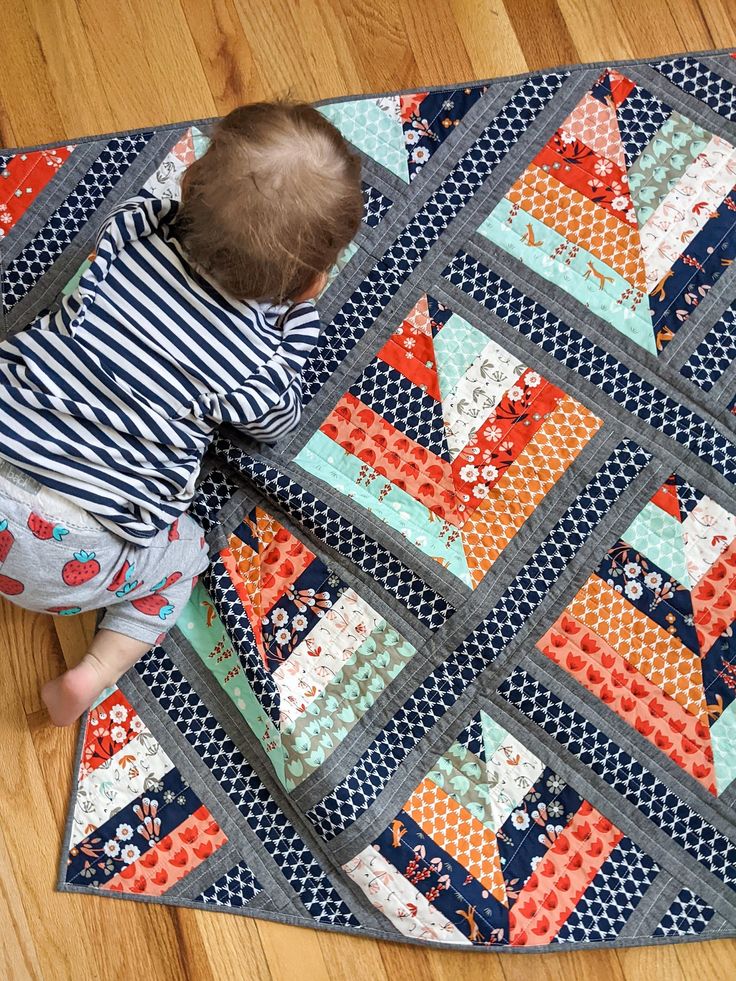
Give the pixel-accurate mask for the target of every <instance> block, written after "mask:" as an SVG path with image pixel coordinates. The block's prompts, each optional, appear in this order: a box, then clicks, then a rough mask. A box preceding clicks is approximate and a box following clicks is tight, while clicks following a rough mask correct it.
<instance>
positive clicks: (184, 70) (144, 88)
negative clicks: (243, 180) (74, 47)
mask: <svg viewBox="0 0 736 981" xmlns="http://www.w3.org/2000/svg"><path fill="white" fill-rule="evenodd" d="M77 3H78V7H79V11H80V14H81V18H82V24H83V27H84V32H85V35H86V37H87V39H88V41H89V45H90V48H91V50H92V54H93V57H94V60H95V63H96V66H97V72H98V74H99V77H100V80H101V84H102V86H103V88H104V91H105V95H106V97H107V100H108V102H109V104H110V107H111V114H112V115H111V118H109V119H108V122H107V126H108V127H109V128H112V129H121V128H126V129H127V128H131V129H132V128H135V127H140V126H148V125H154V124H163V123H168V122H175V121H177V120H180V119H187V118H189V119H191V118H196V117H202V116H213V115H215V113H216V107H215V102H214V99H213V98H212V94H211V92H210V88H209V85H208V84H207V79H206V77H205V74H204V71H203V69H202V65H201V63H200V60H199V56H198V54H197V50H196V48H195V46H194V42H193V41H192V36H191V34H190V32H189V28H188V26H187V22H186V19H185V17H184V13H183V11H182V9H181V7H180V6H179V3H178V2H176V3H172V2H168V0H150V2H147V0H126V2H125V3H111V4H106V5H105V12H104V16H102V15H101V11H100V5H99V3H98V2H97V0H77Z"/></svg>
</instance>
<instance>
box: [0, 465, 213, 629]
mask: <svg viewBox="0 0 736 981" xmlns="http://www.w3.org/2000/svg"><path fill="white" fill-rule="evenodd" d="M208 562H209V559H208V554H207V546H206V544H205V540H204V534H203V532H202V529H201V528H200V526H199V525H198V524H197V522H196V521H195V520H194V519H193V518H191V517H190V516H189V515H188V514H184V515H183V516H182V517H181V518H179V520H178V521H177V522H175V523H174V524H173V525H172V526H171V527H170V528H166V529H164V531H162V532H160V533H159V534H158V535H157V536H156V537H155V538H154V539H153V540H152V541H151V543H150V544H149V545H147V546H145V547H141V546H138V545H133V544H131V543H130V542H126V541H124V540H123V539H122V538H118V537H117V536H116V535H114V534H113V533H112V532H111V531H108V530H107V529H106V528H104V527H103V526H102V525H101V524H100V523H99V522H98V521H96V520H95V518H93V517H92V515H90V514H88V513H87V512H86V511H83V510H82V509H81V508H79V507H77V505H75V504H74V503H73V502H72V501H69V500H68V499H67V498H64V497H61V496H60V495H58V494H55V493H54V492H53V491H50V490H48V489H46V488H44V487H41V485H40V484H38V483H37V482H36V481H35V480H33V479H32V478H31V477H29V476H27V475H26V474H23V473H21V471H19V470H17V469H15V468H14V467H11V466H10V465H9V464H7V463H0V594H2V595H4V596H6V597H7V598H8V599H9V600H11V601H12V602H13V603H16V604H17V605H18V606H22V607H24V608H25V609H28V610H39V611H45V612H46V613H53V614H56V615H58V616H71V615H73V614H75V613H83V612H87V611H88V610H99V609H102V608H104V609H105V614H104V617H103V619H102V622H101V623H100V626H101V627H105V628H107V629H109V630H116V631H117V632H118V633H121V634H125V635H126V636H128V637H134V638H135V639H136V640H140V641H143V642H144V643H150V644H151V645H152V646H153V644H155V643H156V642H157V641H158V640H159V639H160V638H161V637H162V635H163V634H165V633H166V632H167V631H169V630H170V629H171V627H173V625H174V623H175V622H176V619H177V617H178V616H179V614H180V613H181V611H182V608H183V607H184V605H185V604H186V602H187V600H188V599H189V596H190V594H191V591H192V589H193V587H194V584H195V582H196V579H197V576H198V575H199V573H200V572H202V571H203V570H204V569H206V568H207V565H208Z"/></svg>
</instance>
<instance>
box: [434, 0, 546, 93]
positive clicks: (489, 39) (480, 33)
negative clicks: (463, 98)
mask: <svg viewBox="0 0 736 981" xmlns="http://www.w3.org/2000/svg"><path fill="white" fill-rule="evenodd" d="M450 10H451V12H452V16H453V18H454V20H455V23H456V24H457V27H458V32H459V34H460V37H461V39H462V42H463V46H464V48H465V50H466V51H467V53H468V58H469V60H470V65H471V69H472V74H471V78H473V77H474V78H491V77H492V76H498V75H516V74H517V73H520V72H525V71H527V68H528V66H527V59H526V56H525V53H524V50H523V48H522V45H521V44H520V42H519V38H518V37H517V36H516V32H515V30H514V25H513V23H512V21H511V19H510V17H509V13H508V11H507V9H506V6H505V5H504V3H503V0H488V2H487V3H483V4H478V3H476V2H475V0H450ZM469 80H470V79H469Z"/></svg>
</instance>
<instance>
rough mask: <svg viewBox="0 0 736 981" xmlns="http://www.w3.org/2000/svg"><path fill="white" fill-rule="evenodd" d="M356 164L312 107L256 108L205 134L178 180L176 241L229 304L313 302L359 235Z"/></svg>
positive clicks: (360, 209) (360, 207) (258, 105)
mask: <svg viewBox="0 0 736 981" xmlns="http://www.w3.org/2000/svg"><path fill="white" fill-rule="evenodd" d="M362 213H363V199H362V193H361V186H360V160H359V158H358V157H357V156H356V155H355V154H353V153H351V152H350V150H349V149H348V146H347V144H346V143H345V140H344V139H343V138H342V136H341V135H340V133H339V131H338V130H337V129H335V127H334V126H333V125H332V124H331V123H330V122H328V121H327V120H326V119H325V118H324V117H323V116H322V115H321V114H320V113H319V112H317V110H316V109H314V108H313V107H312V106H309V105H305V104H302V103H291V102H276V103H267V102H260V103H254V104H253V105H248V106H241V107H240V108H239V109H235V110H234V111H233V112H231V113H230V114H229V115H228V116H225V118H224V119H223V120H222V121H221V122H220V123H218V124H217V126H216V127H215V130H214V133H213V136H212V142H211V144H210V146H209V148H208V150H207V152H206V153H205V154H204V156H202V157H201V158H200V159H199V160H197V161H195V162H194V163H193V164H192V165H191V166H190V167H189V168H188V170H187V171H186V173H185V175H184V179H183V181H182V202H181V206H180V209H179V213H178V215H177V219H176V236H177V238H178V240H179V241H180V242H181V245H182V247H183V248H184V250H185V252H186V254H187V256H188V258H189V259H190V260H191V261H192V262H193V263H194V264H195V266H198V267H200V268H201V269H202V270H204V272H206V273H207V275H208V276H210V277H211V278H212V279H213V280H214V281H215V282H216V283H217V284H218V285H219V286H221V287H222V288H223V289H224V290H226V291H227V292H228V293H230V294H231V295H232V296H234V297H236V298H237V299H251V300H267V301H274V302H284V301H288V300H295V299H303V298H306V297H307V296H313V295H315V294H316V293H317V292H318V291H319V289H320V287H321V286H322V285H324V281H325V278H326V277H325V274H326V273H327V271H328V270H329V269H331V267H332V266H333V265H334V264H335V262H336V261H337V259H338V257H339V256H340V253H341V252H342V251H343V249H345V247H346V246H347V245H348V243H349V242H350V241H351V239H353V238H354V237H355V235H356V233H357V231H358V228H359V226H360V220H361V216H362Z"/></svg>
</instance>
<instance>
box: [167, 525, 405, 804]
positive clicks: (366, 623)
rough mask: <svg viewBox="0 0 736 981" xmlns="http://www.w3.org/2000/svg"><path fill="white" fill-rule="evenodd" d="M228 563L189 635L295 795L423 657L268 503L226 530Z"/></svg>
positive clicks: (191, 613) (197, 599) (199, 606)
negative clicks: (271, 510) (416, 659)
mask: <svg viewBox="0 0 736 981" xmlns="http://www.w3.org/2000/svg"><path fill="white" fill-rule="evenodd" d="M220 562H221V570H222V571H221V573H220V575H219V576H212V577H209V580H208V585H209V588H210V593H208V592H206V591H205V589H204V587H203V586H202V585H199V586H198V587H197V588H196V589H195V592H194V595H193V598H192V600H190V602H189V604H188V606H187V610H186V612H185V614H184V616H183V618H182V619H183V622H182V624H181V629H182V632H183V633H184V635H185V636H186V637H187V639H188V640H189V642H190V643H191V644H192V646H193V648H194V649H195V651H196V652H197V654H198V655H199V656H200V658H201V659H202V661H203V662H204V664H205V665H206V666H207V667H208V669H209V670H210V671H212V673H213V674H214V676H215V678H216V679H217V681H218V682H219V684H220V686H221V687H222V688H223V689H224V691H225V693H226V694H227V695H228V697H229V698H230V699H231V701H232V702H233V703H234V704H235V706H236V708H237V709H238V711H239V712H240V714H241V715H242V716H243V718H244V720H245V721H246V723H247V724H248V726H249V728H250V729H251V731H252V732H253V733H254V735H255V736H256V737H257V738H258V739H259V741H260V742H261V745H262V747H263V748H264V750H265V751H266V753H267V755H268V756H269V758H270V760H271V763H272V765H273V767H274V770H275V771H276V774H277V776H278V777H279V779H280V780H281V781H282V783H284V785H285V786H286V787H288V788H293V787H295V786H296V785H298V784H299V783H301V782H302V781H303V780H304V779H306V777H307V776H309V775H310V774H311V773H313V772H314V771H315V770H317V769H318V768H319V767H320V766H321V765H322V764H323V763H324V762H325V760H327V759H328V757H329V756H331V755H332V753H333V752H334V751H335V749H336V748H337V747H338V746H339V745H340V743H341V742H342V741H343V740H344V739H345V738H346V737H347V736H348V734H349V733H350V731H351V730H352V729H353V728H354V727H355V726H356V725H357V724H358V723H359V722H360V720H361V718H362V717H363V716H364V715H365V713H366V712H367V711H368V710H369V709H370V708H371V707H372V706H373V705H374V704H375V702H376V701H377V700H378V699H379V698H380V697H381V695H382V694H383V692H384V690H385V689H386V688H387V687H388V686H389V685H390V683H391V682H392V681H393V680H394V679H395V678H396V677H397V676H398V675H399V674H400V673H401V671H402V670H403V669H404V667H405V666H406V665H407V664H408V663H409V662H410V660H411V659H412V657H413V656H414V654H415V653H416V650H415V648H414V647H413V645H412V644H410V643H409V642H408V641H407V640H406V639H405V638H404V637H403V636H402V635H401V633H400V632H399V631H398V630H397V629H396V628H395V627H394V626H393V625H392V624H391V623H389V622H388V621H387V620H386V619H385V618H384V617H383V616H382V615H381V614H380V613H378V612H377V611H376V610H375V609H374V608H373V607H372V606H371V604H370V603H369V602H367V601H366V600H365V599H364V598H362V597H361V596H360V595H359V594H358V593H357V592H356V591H355V589H353V588H352V587H350V586H348V584H347V583H346V582H345V581H344V580H343V579H342V578H341V576H340V575H339V574H338V573H337V572H336V571H335V570H334V569H332V568H330V567H329V566H327V565H325V563H324V562H323V561H322V560H321V559H320V558H319V557H318V556H317V555H316V554H315V553H314V552H313V551H311V550H310V549H309V548H308V547H307V545H306V544H305V543H304V542H303V541H302V540H301V539H300V538H298V537H297V536H296V535H294V534H293V533H292V532H291V531H289V530H288V529H287V528H286V527H284V525H282V524H281V523H280V522H279V521H278V520H277V519H276V518H274V517H273V516H272V515H270V514H268V513H267V512H265V511H264V510H263V509H262V508H260V507H255V508H253V509H252V510H251V511H250V512H249V513H248V514H247V515H246V517H245V518H244V519H243V520H242V521H241V522H240V524H239V525H237V526H236V528H235V529H234V530H233V532H232V533H231V534H230V535H229V538H228V546H227V547H226V548H224V549H222V550H221V552H220ZM228 593H229V594H230V598H229V599H228ZM218 613H220V614H222V616H223V617H224V620H225V622H226V623H227V625H228V627H229V628H230V629H229V634H228V629H227V628H226V626H225V623H223V620H222V619H221V618H220V616H219V615H218ZM236 624H237V627H235V625H236ZM274 707H275V709H276V713H275V715H274V713H273V712H272V711H271V709H273V708H274Z"/></svg>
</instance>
